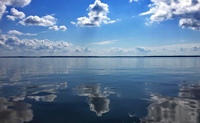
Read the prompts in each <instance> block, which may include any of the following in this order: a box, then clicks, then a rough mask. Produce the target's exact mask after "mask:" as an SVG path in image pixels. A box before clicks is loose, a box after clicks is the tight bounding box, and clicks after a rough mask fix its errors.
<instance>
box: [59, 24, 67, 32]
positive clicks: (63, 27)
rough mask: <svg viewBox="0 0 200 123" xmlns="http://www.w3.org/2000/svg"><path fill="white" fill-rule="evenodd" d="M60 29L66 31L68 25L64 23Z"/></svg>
mask: <svg viewBox="0 0 200 123" xmlns="http://www.w3.org/2000/svg"><path fill="white" fill-rule="evenodd" d="M59 29H60V30H62V31H66V30H67V27H66V26H64V25H63V26H60V27H59Z"/></svg>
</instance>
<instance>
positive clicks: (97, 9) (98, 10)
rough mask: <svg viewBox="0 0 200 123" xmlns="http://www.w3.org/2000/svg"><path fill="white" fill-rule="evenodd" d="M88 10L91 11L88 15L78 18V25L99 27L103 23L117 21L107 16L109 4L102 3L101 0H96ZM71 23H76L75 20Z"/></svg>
mask: <svg viewBox="0 0 200 123" xmlns="http://www.w3.org/2000/svg"><path fill="white" fill-rule="evenodd" d="M87 10H88V11H89V13H88V17H86V16H85V17H80V18H78V19H77V20H78V22H77V23H76V26H81V27H99V26H100V25H101V24H102V23H104V24H109V23H115V22H116V21H117V20H111V19H110V18H108V17H107V14H108V13H109V9H108V5H107V4H105V3H102V2H101V1H100V0H96V1H95V3H94V4H90V5H89V8H88V9H87ZM71 23H72V24H75V23H74V22H71Z"/></svg>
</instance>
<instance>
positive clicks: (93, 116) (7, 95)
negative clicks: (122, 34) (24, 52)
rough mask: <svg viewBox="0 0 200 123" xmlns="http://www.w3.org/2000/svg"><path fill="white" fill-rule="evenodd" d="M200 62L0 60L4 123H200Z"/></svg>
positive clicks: (0, 108) (0, 106)
mask: <svg viewBox="0 0 200 123" xmlns="http://www.w3.org/2000/svg"><path fill="white" fill-rule="evenodd" d="M199 80H200V59H199V58H105V59H104V58H79V59H78V58H68V59H51V58H49V59H3V58H2V59H0V123H24V122H30V123H66V122H70V123H83V122H84V123H102V122H103V123H133V122H137V123H200V116H199V113H200V101H199V100H200V93H199V92H200V81H199Z"/></svg>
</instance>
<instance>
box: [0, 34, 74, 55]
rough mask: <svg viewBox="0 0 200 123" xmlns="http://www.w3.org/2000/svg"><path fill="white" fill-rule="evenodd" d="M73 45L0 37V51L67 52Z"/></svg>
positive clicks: (46, 40)
mask: <svg viewBox="0 0 200 123" xmlns="http://www.w3.org/2000/svg"><path fill="white" fill-rule="evenodd" d="M72 46H73V45H72V44H71V43H68V42H65V41H56V42H54V41H50V40H48V39H45V40H38V39H22V40H20V39H19V38H17V37H15V36H9V35H0V49H4V50H8V51H18V52H22V51H29V52H33V51H40V52H55V51H57V52H68V51H69V50H70V47H72Z"/></svg>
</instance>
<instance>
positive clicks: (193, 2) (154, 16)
mask: <svg viewBox="0 0 200 123" xmlns="http://www.w3.org/2000/svg"><path fill="white" fill-rule="evenodd" d="M151 2H152V4H150V5H148V6H149V7H150V10H149V11H147V12H144V13H141V14H140V15H148V14H150V15H151V16H150V22H149V23H150V24H151V23H153V22H162V21H164V20H169V19H175V18H178V19H180V21H179V25H180V26H181V27H183V28H190V29H193V30H200V0H151Z"/></svg>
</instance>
